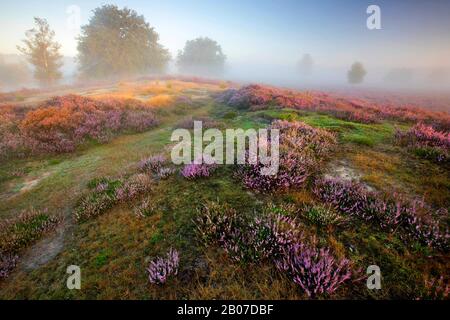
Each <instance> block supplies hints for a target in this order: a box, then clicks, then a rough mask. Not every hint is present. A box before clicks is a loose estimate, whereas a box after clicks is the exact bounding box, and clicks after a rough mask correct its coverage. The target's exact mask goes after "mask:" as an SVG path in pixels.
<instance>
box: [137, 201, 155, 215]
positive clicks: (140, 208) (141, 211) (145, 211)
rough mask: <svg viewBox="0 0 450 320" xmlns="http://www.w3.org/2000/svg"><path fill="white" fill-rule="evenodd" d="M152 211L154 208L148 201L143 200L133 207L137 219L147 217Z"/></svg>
mask: <svg viewBox="0 0 450 320" xmlns="http://www.w3.org/2000/svg"><path fill="white" fill-rule="evenodd" d="M154 209H155V207H154V205H153V203H152V202H151V201H150V199H145V200H143V201H142V202H141V203H139V204H138V205H137V206H135V207H134V209H133V212H134V214H135V215H137V216H138V217H148V216H150V215H151V214H152V213H153V211H154Z"/></svg>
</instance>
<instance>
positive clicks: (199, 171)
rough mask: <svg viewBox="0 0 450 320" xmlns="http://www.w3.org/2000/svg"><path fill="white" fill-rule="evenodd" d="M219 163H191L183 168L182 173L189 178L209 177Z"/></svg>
mask: <svg viewBox="0 0 450 320" xmlns="http://www.w3.org/2000/svg"><path fill="white" fill-rule="evenodd" d="M216 169H217V165H215V164H207V163H195V161H194V162H193V163H189V164H186V165H185V166H184V167H183V168H182V169H181V175H182V176H183V177H184V178H186V179H188V180H195V179H198V178H206V177H209V176H210V175H211V174H212V173H213V172H214V171H215V170H216Z"/></svg>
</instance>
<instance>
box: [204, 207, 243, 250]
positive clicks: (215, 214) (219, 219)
mask: <svg viewBox="0 0 450 320" xmlns="http://www.w3.org/2000/svg"><path fill="white" fill-rule="evenodd" d="M238 223H240V221H239V220H238V215H237V212H236V210H234V209H233V208H231V207H229V206H228V205H226V204H223V205H222V204H219V203H217V202H208V203H207V204H205V205H204V206H203V208H202V209H201V210H200V212H199V215H198V217H197V220H196V225H197V229H198V232H199V234H200V236H201V238H202V240H203V241H204V242H205V243H207V244H210V243H215V242H218V243H219V244H221V243H223V242H225V241H227V240H228V238H229V235H230V234H231V233H232V231H233V230H234V229H236V228H238V226H237V224H238Z"/></svg>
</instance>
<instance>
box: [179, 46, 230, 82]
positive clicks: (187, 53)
mask: <svg viewBox="0 0 450 320" xmlns="http://www.w3.org/2000/svg"><path fill="white" fill-rule="evenodd" d="M225 60H226V56H225V55H224V54H223V52H222V48H221V47H220V45H219V44H218V43H217V42H216V41H214V40H212V39H210V38H197V39H194V40H189V41H187V42H186V45H185V46H184V49H183V51H180V52H179V53H178V59H177V66H178V68H179V69H180V71H181V72H187V73H192V72H193V73H202V74H218V73H221V72H223V69H224V66H225Z"/></svg>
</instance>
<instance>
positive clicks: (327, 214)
mask: <svg viewBox="0 0 450 320" xmlns="http://www.w3.org/2000/svg"><path fill="white" fill-rule="evenodd" d="M302 216H303V218H305V219H306V220H307V221H309V222H310V223H312V224H315V225H317V226H322V227H326V226H332V225H338V224H340V223H342V222H343V221H344V219H343V218H342V217H341V216H340V215H339V214H338V213H337V212H336V210H334V208H333V207H332V206H330V205H313V206H306V207H305V208H303V210H302Z"/></svg>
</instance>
